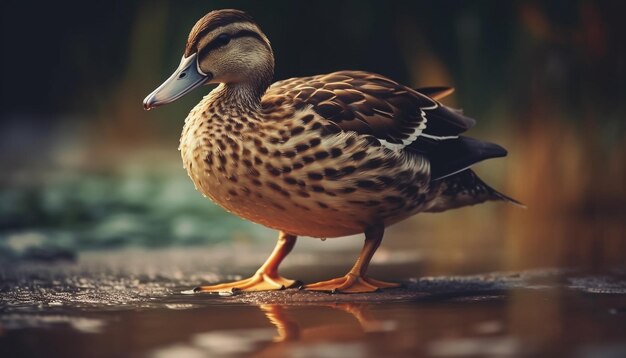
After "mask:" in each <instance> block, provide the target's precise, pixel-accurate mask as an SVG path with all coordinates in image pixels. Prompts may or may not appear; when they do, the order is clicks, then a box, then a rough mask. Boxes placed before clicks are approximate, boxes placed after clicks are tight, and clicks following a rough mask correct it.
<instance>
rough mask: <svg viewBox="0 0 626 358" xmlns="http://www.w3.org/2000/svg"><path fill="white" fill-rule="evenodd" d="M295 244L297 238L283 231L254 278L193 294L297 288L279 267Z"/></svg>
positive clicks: (194, 290) (199, 288) (196, 290)
mask: <svg viewBox="0 0 626 358" xmlns="http://www.w3.org/2000/svg"><path fill="white" fill-rule="evenodd" d="M295 244H296V236H294V235H290V234H287V233H285V232H282V231H281V232H280V234H279V236H278V243H276V247H275V248H274V251H273V252H272V254H271V255H270V257H269V258H268V259H267V261H265V263H264V264H263V265H262V266H261V267H260V268H259V269H258V270H257V272H256V273H255V274H254V275H253V276H252V277H250V278H247V279H244V280H239V281H234V282H228V283H222V284H218V285H210V286H199V287H196V288H194V289H193V292H224V291H230V292H234V291H271V290H282V289H285V288H288V287H292V286H295V285H296V284H297V283H298V281H295V280H289V279H286V278H283V277H281V276H280V275H279V274H278V266H279V265H280V263H281V262H282V261H283V259H284V258H285V257H287V255H288V254H289V253H290V252H291V250H292V249H293V247H294V245H295Z"/></svg>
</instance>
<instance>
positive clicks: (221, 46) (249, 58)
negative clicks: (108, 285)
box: [143, 9, 274, 110]
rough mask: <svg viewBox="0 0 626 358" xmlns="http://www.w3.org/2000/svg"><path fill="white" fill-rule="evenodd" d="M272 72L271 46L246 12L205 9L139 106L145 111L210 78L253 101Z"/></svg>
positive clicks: (258, 97)
mask: <svg viewBox="0 0 626 358" xmlns="http://www.w3.org/2000/svg"><path fill="white" fill-rule="evenodd" d="M273 75H274V54H273V52H272V47H271V46H270V42H269V40H268V39H267V37H266V36H265V34H263V32H262V31H261V29H260V28H259V26H258V25H257V24H256V23H255V22H254V20H253V19H252V17H250V16H249V15H248V14H246V13H245V12H243V11H239V10H232V9H228V10H216V11H211V12H209V13H208V14H206V15H205V16H204V17H202V18H201V19H200V20H198V22H197V23H196V24H195V26H194V27H193V28H192V29H191V32H190V33H189V38H188V40H187V44H186V46H185V52H184V54H183V58H182V60H181V61H180V64H179V65H178V68H177V69H176V71H174V73H173V74H172V75H171V76H170V77H169V78H168V79H167V80H165V82H163V84H161V85H160V86H159V87H158V88H157V89H156V90H154V91H153V92H152V93H150V94H149V95H148V96H147V97H146V98H145V99H144V101H143V105H144V108H145V109H146V110H150V109H152V108H154V107H157V106H160V105H164V104H167V103H170V102H173V101H175V100H177V99H179V98H180V97H182V96H184V95H185V94H187V93H189V92H191V91H192V90H193V89H195V88H197V87H200V86H202V85H205V84H212V83H223V84H225V86H226V87H230V88H232V89H235V90H236V91H234V92H236V93H240V94H241V95H243V96H245V97H249V98H252V99H256V100H259V99H260V98H261V96H262V95H263V93H264V92H265V90H266V89H267V87H268V86H269V84H270V83H271V80H272V76H273Z"/></svg>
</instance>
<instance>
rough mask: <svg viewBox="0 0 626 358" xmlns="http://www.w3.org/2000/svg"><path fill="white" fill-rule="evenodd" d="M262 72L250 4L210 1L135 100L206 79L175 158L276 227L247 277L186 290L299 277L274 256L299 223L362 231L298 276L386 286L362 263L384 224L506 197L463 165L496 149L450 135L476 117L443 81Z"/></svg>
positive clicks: (261, 45)
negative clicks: (176, 59) (346, 255)
mask: <svg viewBox="0 0 626 358" xmlns="http://www.w3.org/2000/svg"><path fill="white" fill-rule="evenodd" d="M273 73H274V55H273V51H272V47H271V45H270V42H269V40H268V39H267V37H266V36H265V34H264V33H263V32H262V31H261V29H260V27H259V26H258V25H257V24H256V23H255V21H254V20H253V19H252V17H250V16H249V15H248V14H246V13H245V12H243V11H239V10H217V11H212V12H209V13H208V14H206V15H205V16H204V17H202V18H201V19H200V20H199V21H198V22H197V23H196V24H195V26H194V27H193V28H192V29H191V33H190V34H189V38H188V40H187V44H186V45H185V50H184V54H183V57H182V60H181V62H180V65H179V66H178V68H177V69H176V71H175V72H174V73H173V74H172V75H171V76H170V77H169V78H168V79H167V80H166V81H165V82H164V83H163V84H162V85H161V86H159V87H158V88H157V89H156V90H155V91H154V92H152V93H151V94H150V95H148V96H147V97H146V99H145V100H144V108H145V109H148V110H149V109H151V108H154V107H157V106H160V105H164V104H167V103H170V102H172V101H175V100H176V99H178V98H180V97H182V96H184V95H185V94H186V93H189V92H190V91H192V90H193V89H195V88H198V87H200V86H202V85H205V84H217V85H218V86H217V87H216V88H215V89H213V90H212V91H211V92H210V93H209V94H208V95H207V96H205V97H204V98H203V99H202V100H201V101H200V102H199V103H198V104H197V105H196V106H195V107H194V108H193V109H192V110H191V112H190V113H189V115H188V116H187V118H186V119H185V125H184V129H183V132H182V135H181V139H180V148H179V149H180V152H181V156H182V160H183V163H184V167H185V168H186V169H187V172H188V174H189V177H190V178H191V180H192V181H193V183H194V184H195V186H196V189H197V190H199V191H200V192H201V193H202V194H203V195H205V196H206V197H208V198H210V199H211V200H213V201H214V202H215V203H217V204H218V205H220V206H221V207H223V208H224V209H226V210H227V211H229V212H231V213H233V214H235V215H238V216H240V217H242V218H244V219H247V220H250V221H253V222H255V223H259V224H261V225H265V226H267V227H269V228H273V229H276V230H278V231H279V232H280V234H279V237H278V243H277V245H276V248H275V249H274V251H273V253H272V254H271V255H270V257H269V258H268V260H267V261H266V262H265V263H264V264H263V265H262V266H261V268H259V270H258V271H257V272H256V273H255V274H254V275H253V276H252V277H250V278H248V279H245V280H240V281H236V282H230V283H223V284H218V285H212V286H201V287H198V288H196V289H195V291H196V292H219V291H227V290H242V291H258V290H278V289H283V288H286V287H292V286H294V285H296V284H297V281H295V280H292V279H287V278H284V277H282V276H280V275H279V274H278V267H279V265H280V263H281V261H283V259H284V258H285V257H286V256H287V254H289V252H290V251H291V250H292V248H293V247H294V244H295V243H296V237H297V236H310V237H316V238H334V237H342V236H347V235H354V234H359V233H365V244H364V246H363V249H362V251H361V253H360V255H359V257H358V259H357V260H356V263H355V264H354V266H353V267H352V269H351V270H350V271H349V272H348V273H347V274H346V275H345V276H343V277H339V278H336V279H332V280H328V281H324V282H318V283H312V284H307V285H304V286H303V288H304V289H306V290H319V291H331V292H346V293H355V292H371V291H376V290H378V289H381V288H389V287H397V286H398V284H397V283H393V282H383V281H380V280H376V279H373V278H370V277H368V276H367V275H366V273H367V267H368V265H369V263H370V260H371V258H372V256H373V255H374V253H375V251H376V249H377V248H378V246H379V245H380V243H381V240H382V238H383V233H384V231H385V228H386V227H388V226H390V225H392V224H394V223H397V222H399V221H401V220H404V219H406V218H408V217H410V216H412V215H415V214H417V213H419V212H439V211H444V210H449V209H453V208H458V207H462V206H466V205H473V204H477V203H482V202H484V201H487V200H504V201H509V202H514V203H515V201H514V200H513V199H511V198H509V197H507V196H505V195H503V194H501V193H499V192H497V191H496V190H494V189H492V188H491V187H489V186H488V185H487V184H485V183H484V182H483V181H481V180H480V179H479V178H478V176H476V174H475V173H474V172H473V171H472V170H471V169H469V167H470V166H471V165H473V164H475V163H477V162H479V161H482V160H485V159H489V158H494V157H502V156H505V155H506V153H507V152H506V151H505V150H504V149H503V148H502V147H500V146H498V145H496V144H492V143H488V142H483V141H479V140H476V139H471V138H468V137H464V136H461V135H460V134H461V133H462V132H464V131H466V130H468V129H469V128H470V127H472V126H473V125H474V120H472V119H470V118H468V117H465V116H464V115H463V114H462V113H461V112H460V111H457V110H454V109H451V108H449V107H446V106H444V105H442V104H441V103H440V102H439V101H438V100H439V99H441V98H442V97H444V96H446V95H447V94H449V93H451V92H452V89H451V88H447V87H430V88H421V89H412V88H410V87H407V86H404V85H401V84H399V83H397V82H395V81H393V80H391V79H389V78H386V77H384V76H381V75H378V74H375V73H369V72H363V71H340V72H334V73H330V74H324V75H316V76H310V77H301V78H291V79H287V80H283V81H279V82H276V83H274V84H271V82H272V76H273Z"/></svg>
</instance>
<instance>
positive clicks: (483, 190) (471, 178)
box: [426, 169, 526, 212]
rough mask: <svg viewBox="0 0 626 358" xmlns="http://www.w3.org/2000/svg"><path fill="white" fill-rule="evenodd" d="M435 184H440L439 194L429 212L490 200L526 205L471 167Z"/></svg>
mask: <svg viewBox="0 0 626 358" xmlns="http://www.w3.org/2000/svg"><path fill="white" fill-rule="evenodd" d="M433 185H439V189H438V190H439V195H437V196H436V197H435V198H434V199H433V201H432V206H431V207H430V208H429V209H428V210H426V211H427V212H440V211H445V210H449V209H455V208H459V207H463V206H468V205H475V204H480V203H483V202H485V201H488V200H501V201H506V202H508V203H511V204H514V205H517V206H520V207H523V208H525V207H526V206H524V204H522V203H520V202H519V201H517V200H515V199H513V198H511V197H509V196H506V195H504V194H502V193H500V192H498V191H497V190H495V189H493V188H492V187H490V186H489V185H487V184H486V183H485V182H483V181H482V180H481V179H480V178H479V177H478V176H477V175H476V173H474V172H473V171H472V170H470V169H467V170H464V171H462V172H460V173H457V174H454V175H451V176H448V177H446V178H444V179H442V180H441V181H439V182H434V183H433Z"/></svg>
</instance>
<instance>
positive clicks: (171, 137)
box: [0, 0, 626, 275]
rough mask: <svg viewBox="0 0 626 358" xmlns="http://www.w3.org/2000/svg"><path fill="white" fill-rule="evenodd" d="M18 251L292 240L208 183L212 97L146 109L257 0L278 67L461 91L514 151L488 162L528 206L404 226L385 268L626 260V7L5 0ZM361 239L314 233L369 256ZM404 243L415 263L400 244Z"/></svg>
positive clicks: (8, 180)
mask: <svg viewBox="0 0 626 358" xmlns="http://www.w3.org/2000/svg"><path fill="white" fill-rule="evenodd" d="M0 6H1V7H2V11H1V15H0V16H1V17H2V21H1V26H2V32H1V36H2V40H1V44H0V46H1V48H2V53H3V55H2V56H1V61H2V66H0V71H2V74H1V78H2V80H1V81H0V87H1V94H0V101H1V102H0V104H1V105H0V172H1V173H2V175H1V176H0V259H4V260H11V259H17V260H22V259H29V260H55V259H72V258H74V257H76V255H77V253H81V252H86V251H104V250H117V249H124V248H129V247H132V248H141V249H144V248H146V249H153V248H170V247H196V246H198V247H204V248H206V247H220V248H224V247H227V248H228V247H234V246H237V247H243V246H246V247H255V248H256V247H258V248H259V249H260V250H265V251H267V253H269V251H270V249H271V247H273V245H274V240H275V237H276V233H274V232H272V231H271V230H267V229H264V228H262V227H260V226H258V225H255V224H251V223H248V222H245V221H243V220H240V219H238V218H236V217H234V216H232V215H230V214H228V213H226V212H225V211H223V210H222V209H220V208H219V207H217V206H215V205H214V204H212V203H211V202H209V201H208V200H206V199H204V198H203V197H202V196H201V195H200V194H199V193H198V192H196V191H195V190H194V187H193V184H192V183H191V181H190V180H189V179H188V177H187V174H186V172H185V171H184V169H183V168H182V162H181V160H180V157H179V153H178V151H177V147H178V139H179V136H180V132H181V129H182V125H183V120H184V118H185V117H186V115H187V113H188V112H189V110H190V109H191V108H192V107H193V106H194V105H195V103H197V102H198V101H199V99H200V98H201V97H202V96H203V95H205V94H206V93H208V90H209V89H208V88H205V89H201V90H196V91H195V92H194V93H192V94H190V95H188V96H186V97H184V98H183V99H181V100H179V101H177V102H176V103H173V104H171V105H168V106H166V107H163V108H159V109H158V110H155V111H150V112H145V111H144V110H143V109H142V100H143V98H144V97H145V96H146V95H147V94H148V93H149V92H151V91H152V90H153V89H154V88H156V86H158V85H159V84H160V83H161V82H162V81H163V80H164V79H165V78H167V77H168V76H169V75H170V73H171V72H172V71H173V70H174V69H175V68H176V66H177V65H178V62H179V61H180V57H181V55H182V52H183V48H184V44H185V41H186V38H187V34H188V31H189V30H190V28H191V27H192V26H193V24H194V23H195V22H196V21H197V20H198V19H199V18H200V17H201V16H203V15H204V14H205V13H206V12H208V11H210V10H213V9H219V8H228V7H231V8H238V9H242V10H245V11H247V12H249V13H250V14H251V15H252V16H253V17H254V18H255V19H256V20H257V22H258V23H259V24H260V26H261V27H262V29H263V30H264V31H265V33H266V34H267V36H268V37H269V39H270V40H271V41H272V44H273V47H274V52H275V56H276V74H275V79H276V80H279V79H285V78H289V77H294V76H306V75H312V74H318V73H325V72H331V71H335V70H341V69H354V70H357V69H358V70H367V71H372V72H378V73H381V74H383V75H386V76H388V77H390V78H393V79H395V80H397V81H399V82H401V83H404V84H407V85H410V86H413V87H419V86H438V85H444V86H453V87H455V88H456V92H455V94H454V95H453V96H451V97H450V98H448V99H446V100H445V101H444V102H445V103H446V104H448V105H451V106H455V107H458V108H463V109H464V111H465V113H466V114H467V115H469V116H471V117H474V118H476V119H477V120H478V123H477V125H476V127H475V128H474V129H472V130H471V132H470V133H469V134H470V135H471V136H475V137H478V138H482V139H485V140H490V141H494V142H496V143H499V144H501V145H503V146H504V147H505V148H507V149H508V150H509V156H508V157H507V158H504V159H498V160H491V161H488V162H485V163H482V164H480V165H478V166H476V171H477V172H478V173H479V175H481V176H482V177H483V178H484V179H485V180H486V181H487V182H488V183H490V184H492V185H493V186H494V187H495V188H497V189H499V190H501V191H502V192H504V193H506V194H508V195H510V196H512V197H514V198H516V199H518V200H520V201H522V202H524V203H525V204H526V205H527V206H528V209H526V210H524V209H520V208H517V207H514V206H511V205H507V204H503V203H488V204H484V205H481V206H477V207H472V208H464V209H460V210H455V211H450V212H446V213H442V214H436V215H435V214H422V215H418V216H415V217H413V218H411V219H409V220H406V221H404V222H402V223H399V224H397V225H395V226H393V227H392V228H390V229H389V230H388V234H387V236H386V239H385V242H384V243H383V247H381V250H380V252H379V253H378V254H377V257H376V259H377V260H378V262H384V261H385V260H392V258H393V257H396V258H397V259H398V260H401V259H402V258H405V259H406V260H409V261H419V262H422V263H423V265H422V266H421V268H420V269H421V271H420V272H416V273H415V275H418V274H422V273H464V272H473V271H484V270H513V269H522V268H533V267H540V266H541V267H545V266H566V267H573V266H577V267H585V268H590V269H601V268H604V267H607V266H614V265H617V264H623V263H624V262H625V261H624V260H625V259H626V121H625V120H626V38H625V37H626V25H625V21H624V20H623V14H624V12H625V11H626V3H624V2H623V1H584V0H578V1H576V0H573V1H561V0H558V1H555V0H550V1H548V0H546V1H506V2H504V1H472V2H459V1H422V2H415V1H394V2H387V1H316V2H293V1H272V2H260V1H176V2H174V1H169V2H168V1H108V2H103V3H92V2H79V1H65V2H63V3H59V2H39V3H37V4H33V3H32V2H23V1H10V0H7V1H3V2H2V5H0ZM361 244H362V241H361V239H357V238H353V239H351V240H327V241H326V242H324V243H321V242H320V241H318V240H300V242H299V245H298V246H297V247H296V249H295V250H296V251H298V250H313V251H314V250H334V249H342V250H343V249H347V250H351V251H352V252H353V253H354V255H353V256H350V255H349V256H347V257H346V266H349V265H350V264H351V262H352V260H353V258H354V257H356V254H357V250H358V248H359V247H360V246H361ZM400 251H401V252H402V253H404V256H399V255H395V256H394V255H390V253H391V254H393V253H394V252H400Z"/></svg>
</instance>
